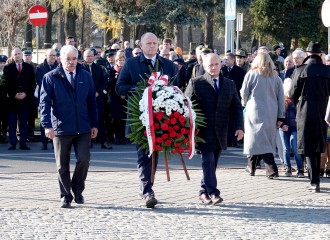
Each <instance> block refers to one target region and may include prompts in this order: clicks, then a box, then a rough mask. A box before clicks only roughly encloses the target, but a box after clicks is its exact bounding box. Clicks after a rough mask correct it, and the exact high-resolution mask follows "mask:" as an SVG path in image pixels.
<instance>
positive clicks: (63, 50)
mask: <svg viewBox="0 0 330 240" xmlns="http://www.w3.org/2000/svg"><path fill="white" fill-rule="evenodd" d="M68 53H75V55H76V57H77V58H78V50H77V48H75V47H74V46H72V45H64V46H63V47H62V48H61V51H60V56H61V58H65V57H66V56H67V54H68Z"/></svg>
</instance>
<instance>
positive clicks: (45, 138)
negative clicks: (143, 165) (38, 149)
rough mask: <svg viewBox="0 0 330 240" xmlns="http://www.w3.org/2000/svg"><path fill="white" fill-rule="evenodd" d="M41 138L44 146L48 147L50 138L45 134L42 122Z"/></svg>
mask: <svg viewBox="0 0 330 240" xmlns="http://www.w3.org/2000/svg"><path fill="white" fill-rule="evenodd" d="M40 140H41V143H42V145H43V146H45V147H47V145H48V138H47V137H46V135H45V129H44V128H43V127H42V126H41V124H40Z"/></svg>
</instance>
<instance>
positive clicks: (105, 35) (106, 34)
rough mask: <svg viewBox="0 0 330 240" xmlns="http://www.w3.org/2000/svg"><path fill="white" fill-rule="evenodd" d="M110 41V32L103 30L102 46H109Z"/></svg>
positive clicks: (109, 30)
mask: <svg viewBox="0 0 330 240" xmlns="http://www.w3.org/2000/svg"><path fill="white" fill-rule="evenodd" d="M111 39H112V30H111V29H110V28H109V29H106V28H105V29H104V42H103V45H104V47H106V46H107V45H108V44H110V40H111Z"/></svg>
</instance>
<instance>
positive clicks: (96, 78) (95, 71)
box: [82, 63, 107, 96]
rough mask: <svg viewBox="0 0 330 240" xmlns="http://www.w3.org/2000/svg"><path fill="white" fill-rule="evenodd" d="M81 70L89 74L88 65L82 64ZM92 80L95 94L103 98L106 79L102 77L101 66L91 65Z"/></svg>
mask: <svg viewBox="0 0 330 240" xmlns="http://www.w3.org/2000/svg"><path fill="white" fill-rule="evenodd" d="M82 67H83V69H85V70H86V71H87V72H90V69H89V65H88V64H87V63H83V65H82ZM92 78H93V82H94V86H95V90H96V92H97V93H98V94H99V96H103V95H104V93H103V90H104V89H105V88H106V85H107V79H106V78H105V76H104V71H103V69H102V67H101V66H99V65H96V64H95V63H92Z"/></svg>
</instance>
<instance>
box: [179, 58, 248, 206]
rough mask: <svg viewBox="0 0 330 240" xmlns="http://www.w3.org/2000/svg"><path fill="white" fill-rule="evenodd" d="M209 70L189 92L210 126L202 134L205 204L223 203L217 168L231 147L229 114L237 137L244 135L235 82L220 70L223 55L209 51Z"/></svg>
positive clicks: (205, 63) (202, 196)
mask: <svg viewBox="0 0 330 240" xmlns="http://www.w3.org/2000/svg"><path fill="white" fill-rule="evenodd" d="M203 66H204V69H205V71H206V73H205V74H204V75H203V76H200V77H197V78H192V79H191V80H190V82H189V84H188V87H187V89H186V91H185V94H186V95H187V96H188V97H191V99H192V100H193V101H194V100H195V101H196V102H197V104H198V105H199V107H200V109H201V110H202V112H203V114H204V116H205V122H206V127H205V128H201V129H200V134H199V136H200V137H201V138H203V139H204V140H205V143H199V144H198V145H199V146H198V148H199V149H200V150H201V153H202V161H203V163H202V168H203V177H202V180H201V188H200V190H199V198H200V200H201V201H202V202H203V203H205V204H209V203H213V204H217V203H220V202H222V200H223V199H222V198H221V197H220V191H219V189H218V188H217V177H216V168H217V165H218V160H219V157H220V154H221V151H222V150H225V149H227V131H228V118H229V115H232V116H234V120H235V128H236V131H235V133H234V135H235V136H236V138H237V140H241V139H242V138H243V135H244V132H243V130H242V129H243V111H242V105H241V103H240V100H239V97H238V94H237V91H236V86H235V83H234V82H233V81H232V80H230V79H227V78H224V77H223V76H222V74H221V73H220V69H221V63H220V59H219V57H218V56H217V55H216V54H214V53H209V54H207V55H206V56H205V57H204V58H203Z"/></svg>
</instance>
